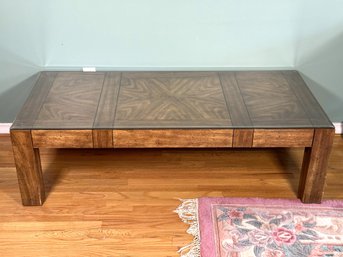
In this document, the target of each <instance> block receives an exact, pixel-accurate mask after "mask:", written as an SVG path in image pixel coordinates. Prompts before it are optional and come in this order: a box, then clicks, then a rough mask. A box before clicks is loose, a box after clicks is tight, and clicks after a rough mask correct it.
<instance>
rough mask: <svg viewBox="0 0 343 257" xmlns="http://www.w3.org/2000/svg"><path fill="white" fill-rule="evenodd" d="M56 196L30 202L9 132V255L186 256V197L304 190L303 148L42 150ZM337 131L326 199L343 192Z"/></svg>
mask: <svg viewBox="0 0 343 257" xmlns="http://www.w3.org/2000/svg"><path fill="white" fill-rule="evenodd" d="M41 154H42V165H43V170H44V178H45V181H46V190H47V200H46V202H45V204H44V206H42V207H22V206H21V200H20V195H19V190H18V182H17V178H16V172H15V168H14V161H13V156H12V152H11V145H10V140H9V137H8V136H0V256H6V257H8V256H16V257H17V256H106V257H109V256H120V257H128V256H139V257H142V256H143V257H144V256H146V257H154V256H178V254H177V250H178V249H179V248H180V247H181V246H183V245H185V244H187V243H188V242H190V240H191V237H190V236H189V235H187V234H186V232H185V230H186V229H187V226H186V225H185V224H183V223H182V222H181V221H180V220H179V218H178V217H177V215H176V214H175V213H173V212H172V211H173V210H174V209H175V208H176V207H177V206H178V204H179V201H178V200H177V199H178V198H193V197H200V196H227V197H239V196H241V197H274V198H295V197H296V191H297V183H298V175H299V170H300V166H301V161H302V150H301V149H295V150H294V149H292V150H291V149H274V150H268V149H264V150H263V149H261V150H260V149H256V150H248V151H247V150H217V151H214V150H183V149H179V150H177V149H176V150H165V149H163V150H154V149H151V150H139V149H136V150H126V149H121V150H103V149H101V150H95V149H93V150H88V149H83V150H82V149H77V150H70V149H63V150H62V149H46V150H42V151H41ZM342 160H343V138H342V137H341V136H336V137H335V140H334V149H333V153H332V155H331V159H330V163H329V171H328V180H327V184H328V185H327V187H326V190H325V196H324V198H325V199H343V165H342V163H343V162H342Z"/></svg>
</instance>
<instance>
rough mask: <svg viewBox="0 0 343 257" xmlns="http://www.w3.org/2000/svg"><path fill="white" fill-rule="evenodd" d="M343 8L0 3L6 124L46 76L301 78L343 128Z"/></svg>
mask: <svg viewBox="0 0 343 257" xmlns="http://www.w3.org/2000/svg"><path fill="white" fill-rule="evenodd" d="M341 10H343V1H341V0H330V1H325V0H315V1H309V0H279V1H274V0H260V1H256V0H239V1H238V0H218V1H212V0H174V1H167V0H145V1H143V0H128V1H119V0H100V1H91V0H54V1H53V0H29V1H28V0H0V37H1V38H0V123H1V122H12V120H13V119H14V117H15V115H16V113H17V112H18V110H19V108H20V107H21V105H22V104H23V101H24V99H25V98H26V96H27V94H28V92H29V91H30V89H31V88H32V85H33V83H34V81H35V79H36V77H35V74H36V73H37V72H38V71H39V70H45V69H80V67H82V66H96V67H98V69H113V70H130V69H131V70H165V69H168V70H199V69H201V70H216V69H233V68H240V69H244V68H265V69H273V68H296V69H299V70H300V71H301V73H302V75H303V77H304V78H305V80H306V81H307V82H308V84H309V86H310V88H311V89H312V91H313V92H314V94H315V95H316V96H317V98H318V99H319V101H320V103H321V104H322V105H323V107H324V109H325V110H326V111H327V112H328V114H329V116H330V118H331V119H332V121H334V122H339V121H342V120H343V111H341V110H342V109H343V87H342V85H341V84H342V81H343V70H342V67H343V15H342V11H341Z"/></svg>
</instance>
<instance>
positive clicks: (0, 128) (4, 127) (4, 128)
mask: <svg viewBox="0 0 343 257" xmlns="http://www.w3.org/2000/svg"><path fill="white" fill-rule="evenodd" d="M333 125H334V126H335V131H336V134H343V122H334V123H333ZM11 126H12V123H0V134H9V133H10V127H11Z"/></svg>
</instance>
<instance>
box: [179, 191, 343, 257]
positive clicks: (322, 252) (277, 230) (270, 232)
mask: <svg viewBox="0 0 343 257" xmlns="http://www.w3.org/2000/svg"><path fill="white" fill-rule="evenodd" d="M181 201H182V203H181V205H180V206H179V207H178V208H177V209H176V211H175V212H177V213H178V214H179V216H180V218H181V219H182V220H183V221H184V222H185V223H187V224H189V225H190V227H189V229H188V230H187V232H188V233H190V234H192V235H193V236H194V240H193V242H192V243H191V244H189V245H187V246H185V247H183V248H181V249H180V254H181V256H182V257H200V256H201V257H305V256H306V257H308V256H311V257H337V256H340V257H343V201H323V203H322V204H302V203H301V202H300V201H298V200H274V199H269V200H268V199H256V198H252V199H248V198H199V199H187V200H181Z"/></svg>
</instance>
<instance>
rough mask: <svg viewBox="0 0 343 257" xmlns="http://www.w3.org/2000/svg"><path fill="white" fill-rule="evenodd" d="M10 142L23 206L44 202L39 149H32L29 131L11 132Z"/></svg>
mask: <svg viewBox="0 0 343 257" xmlns="http://www.w3.org/2000/svg"><path fill="white" fill-rule="evenodd" d="M11 140H12V147H13V154H14V160H15V165H16V168H17V176H18V183H19V189H20V193H21V199H22V203H23V205H42V204H43V202H44V200H45V191H44V182H43V175H42V168H41V162H40V156H39V149H38V148H33V145H32V139H31V131H30V130H11Z"/></svg>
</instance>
